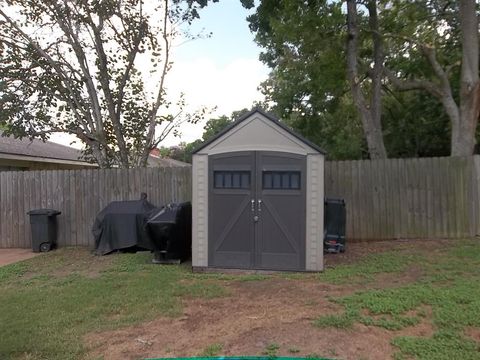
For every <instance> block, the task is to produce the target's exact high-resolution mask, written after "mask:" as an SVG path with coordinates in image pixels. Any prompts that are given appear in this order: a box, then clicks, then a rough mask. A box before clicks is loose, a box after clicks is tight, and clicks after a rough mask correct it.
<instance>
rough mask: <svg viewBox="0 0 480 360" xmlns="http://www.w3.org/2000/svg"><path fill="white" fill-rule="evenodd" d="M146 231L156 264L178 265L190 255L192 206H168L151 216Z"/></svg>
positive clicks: (181, 204) (185, 204)
mask: <svg viewBox="0 0 480 360" xmlns="http://www.w3.org/2000/svg"><path fill="white" fill-rule="evenodd" d="M147 229H148V232H149V234H150V238H151V239H152V242H153V247H154V249H153V252H154V258H153V263H156V264H172V263H173V264H178V263H180V262H182V261H185V260H188V259H189V258H190V257H191V255H192V205H191V203H189V202H185V203H180V204H175V203H174V204H168V205H166V206H164V207H163V208H162V209H160V210H159V211H157V212H156V213H154V214H152V216H151V217H150V219H149V220H148V222H147Z"/></svg>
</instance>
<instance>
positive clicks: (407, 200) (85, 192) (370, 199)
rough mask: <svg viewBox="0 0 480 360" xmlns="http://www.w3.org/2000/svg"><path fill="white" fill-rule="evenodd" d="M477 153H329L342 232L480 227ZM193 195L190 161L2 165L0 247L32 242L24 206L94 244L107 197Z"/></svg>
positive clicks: (441, 234)
mask: <svg viewBox="0 0 480 360" xmlns="http://www.w3.org/2000/svg"><path fill="white" fill-rule="evenodd" d="M479 186H480V156H478V155H475V156H472V157H459V158H453V157H452V158H422V159H388V160H374V161H370V160H360V161H331V162H326V165H325V194H326V197H340V198H344V199H345V201H346V203H347V229H346V230H347V238H348V239H349V240H377V239H398V238H460V237H467V236H468V237H470V236H476V235H478V234H480V208H479V200H480V196H479ZM141 192H146V193H147V194H148V198H149V200H150V201H151V202H152V203H154V204H156V205H160V204H165V203H168V202H178V201H187V200H190V199H191V169H190V168H142V169H128V170H126V169H110V170H102V169H100V170H99V169H91V170H90V169H88V170H48V171H23V172H21V171H19V172H7V171H5V172H0V204H1V208H0V248H7V247H25V248H28V247H30V243H31V234H30V222H29V219H28V215H26V213H27V211H28V210H30V209H35V208H54V209H58V210H60V211H62V215H60V216H59V217H58V225H59V235H58V241H59V245H60V246H66V245H68V246H72V245H73V246H75V245H81V246H84V245H88V246H91V245H93V238H92V236H91V231H90V230H91V226H92V224H93V221H94V219H95V216H96V214H97V213H98V212H99V211H100V210H101V209H102V208H103V207H104V206H106V205H107V204H108V203H109V202H110V201H113V200H134V199H138V198H139V196H140V193H141Z"/></svg>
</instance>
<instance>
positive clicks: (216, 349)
mask: <svg viewBox="0 0 480 360" xmlns="http://www.w3.org/2000/svg"><path fill="white" fill-rule="evenodd" d="M222 350H223V344H212V345H209V346H207V347H206V348H205V349H204V350H203V351H202V352H201V353H200V354H199V355H198V356H201V357H212V356H218V355H219V354H220V352H221V351H222Z"/></svg>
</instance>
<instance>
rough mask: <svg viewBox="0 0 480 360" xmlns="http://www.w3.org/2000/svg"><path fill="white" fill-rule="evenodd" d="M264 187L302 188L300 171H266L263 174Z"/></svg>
mask: <svg viewBox="0 0 480 360" xmlns="http://www.w3.org/2000/svg"><path fill="white" fill-rule="evenodd" d="M262 182H263V188H264V189H267V190H268V189H283V190H298V189H300V171H264V172H263V176H262Z"/></svg>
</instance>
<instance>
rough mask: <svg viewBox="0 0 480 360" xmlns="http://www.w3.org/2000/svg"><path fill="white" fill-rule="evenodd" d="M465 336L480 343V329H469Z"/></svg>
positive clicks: (466, 330)
mask: <svg viewBox="0 0 480 360" xmlns="http://www.w3.org/2000/svg"><path fill="white" fill-rule="evenodd" d="M464 333H465V336H467V337H469V338H471V339H473V340H474V341H476V342H478V343H480V328H478V327H467V328H466V329H465V331H464Z"/></svg>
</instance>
